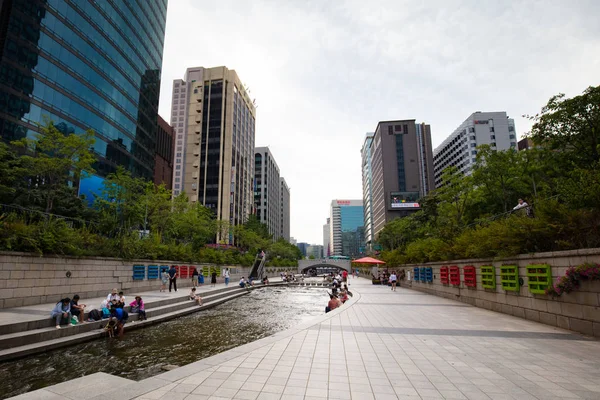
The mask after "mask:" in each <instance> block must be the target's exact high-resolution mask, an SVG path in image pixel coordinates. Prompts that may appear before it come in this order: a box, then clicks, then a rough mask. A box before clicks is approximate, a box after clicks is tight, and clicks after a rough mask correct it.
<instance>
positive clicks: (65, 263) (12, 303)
mask: <svg viewBox="0 0 600 400" xmlns="http://www.w3.org/2000/svg"><path fill="white" fill-rule="evenodd" d="M133 265H146V266H148V265H188V266H189V265H192V266H195V267H197V268H198V267H203V266H206V265H208V264H189V263H181V262H178V261H164V260H126V261H125V260H122V259H117V258H104V257H95V258H75V257H53V256H44V257H38V256H35V255H31V254H27V253H14V252H0V309H2V308H9V307H20V306H27V305H33V304H43V303H51V302H56V301H58V300H59V299H61V298H64V297H66V296H69V297H71V296H73V294H75V293H77V294H79V296H81V298H83V299H85V298H91V297H101V296H106V294H107V293H108V292H109V291H110V290H111V289H112V288H114V287H116V288H119V289H120V290H123V291H124V292H125V293H126V294H134V292H144V291H151V290H158V289H159V288H160V280H159V279H153V280H148V279H144V280H133ZM226 267H229V268H231V269H232V272H233V273H232V274H231V281H232V283H234V284H235V283H237V280H239V279H240V277H241V276H246V277H247V276H248V273H249V271H250V269H249V268H247V267H240V266H220V268H221V269H223V268H226ZM67 271H70V272H71V276H70V277H69V278H68V277H67ZM209 279H210V278H209ZM205 282H206V281H205ZM219 282H223V278H219ZM177 286H179V287H189V286H191V279H183V278H180V279H177Z"/></svg>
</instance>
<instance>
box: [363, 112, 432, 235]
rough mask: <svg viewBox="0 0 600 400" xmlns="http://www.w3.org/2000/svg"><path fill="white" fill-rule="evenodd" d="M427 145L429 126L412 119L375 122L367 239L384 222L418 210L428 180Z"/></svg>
mask: <svg viewBox="0 0 600 400" xmlns="http://www.w3.org/2000/svg"><path fill="white" fill-rule="evenodd" d="M430 144H431V130H430V127H429V125H425V124H416V123H415V120H414V119H409V120H399V121H381V122H379V123H378V124H377V129H376V130H375V134H374V135H373V139H372V142H371V145H370V153H371V154H370V157H371V210H372V211H371V212H372V230H371V233H370V235H369V238H370V239H371V242H373V241H375V240H376V239H377V235H378V234H379V232H381V230H382V229H383V227H384V226H385V224H386V223H388V222H389V221H391V220H392V219H394V218H399V217H404V216H407V215H409V214H410V213H412V212H415V211H417V210H418V209H419V207H420V205H419V199H420V198H421V197H423V196H424V195H425V194H427V190H428V187H427V184H428V183H431V182H432V178H431V175H432V174H433V170H432V169H431V168H430V167H428V163H429V162H430V161H429V160H431V159H432V155H431V145H430ZM364 168H365V167H364V166H363V175H364ZM363 191H364V189H363ZM365 231H366V230H365ZM365 235H366V232H365Z"/></svg>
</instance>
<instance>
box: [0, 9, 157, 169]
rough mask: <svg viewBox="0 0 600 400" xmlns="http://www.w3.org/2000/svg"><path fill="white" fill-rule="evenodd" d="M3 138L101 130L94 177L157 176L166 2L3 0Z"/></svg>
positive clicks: (0, 93)
mask: <svg viewBox="0 0 600 400" xmlns="http://www.w3.org/2000/svg"><path fill="white" fill-rule="evenodd" d="M0 5H1V9H0V52H1V53H0V135H1V137H2V139H3V140H6V141H10V140H15V139H19V138H22V137H25V136H32V134H33V133H34V132H36V131H37V130H38V126H37V124H39V123H43V122H44V119H45V118H48V119H50V120H52V121H53V122H54V123H55V125H57V126H58V127H59V129H61V130H63V131H64V132H65V133H72V132H74V133H80V132H83V131H84V130H86V129H93V130H94V131H95V132H96V144H95V145H94V151H95V152H96V153H97V156H98V158H99V161H98V163H97V165H96V170H97V171H98V173H99V174H100V175H105V174H107V173H110V172H112V171H114V170H115V168H116V166H117V165H122V166H124V167H125V168H127V169H128V170H130V171H132V172H133V173H134V174H135V175H136V176H141V177H145V178H147V179H152V178H153V170H154V155H155V150H156V145H157V143H156V141H157V139H156V137H157V116H158V98H159V88H160V70H161V66H162V52H163V41H164V35H165V22H166V12H167V0H153V1H145V0H3V1H0Z"/></svg>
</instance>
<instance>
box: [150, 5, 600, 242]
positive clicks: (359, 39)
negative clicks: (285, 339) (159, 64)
mask: <svg viewBox="0 0 600 400" xmlns="http://www.w3.org/2000/svg"><path fill="white" fill-rule="evenodd" d="M599 14H600V3H598V2H595V1H592V0H590V1H584V0H579V1H574V2H570V3H568V4H567V3H565V2H563V1H504V2H481V1H433V0H429V1H426V2H414V1H398V0H391V1H370V2H365V1H358V0H350V1H335V2H322V1H316V0H311V1H299V0H288V1H271V0H255V1H251V2H245V1H241V0H238V1H233V0H222V1H219V2H212V3H210V2H200V1H196V0H170V1H169V9H168V18H167V33H166V40H165V51H164V57H163V72H162V85H161V89H162V90H161V102H160V112H161V115H163V116H164V117H167V118H168V116H169V115H170V109H169V107H170V101H171V99H170V96H171V82H172V80H173V79H179V78H182V77H183V74H184V73H185V70H186V68H188V67H193V66H206V67H211V66H217V65H226V66H227V67H229V68H233V69H235V70H236V71H237V72H238V75H239V76H240V78H241V79H242V80H243V81H244V82H245V83H246V84H247V85H248V86H249V87H250V89H251V95H252V97H255V98H256V100H257V104H258V110H257V129H256V145H257V146H266V145H268V146H269V147H270V148H271V150H272V152H273V154H274V156H275V159H276V161H277V163H278V165H279V168H280V171H281V174H282V175H283V176H284V177H285V178H286V181H287V182H288V184H289V185H290V186H291V192H292V197H291V204H292V209H291V212H292V220H291V230H292V236H294V237H296V238H297V239H298V240H299V241H305V242H310V243H319V244H320V243H321V242H322V225H323V224H324V222H325V218H326V217H327V216H328V214H329V205H330V203H331V200H332V199H336V198H338V199H342V198H345V199H360V198H361V197H362V186H361V185H362V183H361V172H360V148H361V146H362V143H363V140H364V134H365V132H368V131H373V130H374V129H375V127H376V125H377V122H378V121H380V120H389V119H404V118H414V119H417V121H424V122H427V123H429V124H431V126H432V135H433V143H434V147H435V146H436V145H437V144H439V143H441V142H442V141H443V140H444V139H445V137H446V136H447V135H449V134H450V133H451V132H452V131H453V130H454V129H455V128H456V127H457V126H458V125H460V123H461V122H462V121H463V120H464V119H465V118H466V117H467V116H468V115H469V114H471V113H472V112H474V111H478V110H481V111H507V112H508V114H509V115H510V116H511V117H513V118H515V120H516V125H517V131H518V133H519V134H522V133H524V132H526V131H528V130H529V128H530V123H529V121H527V120H525V119H523V118H521V115H522V114H526V113H535V112H537V111H539V109H540V108H541V107H542V106H543V105H544V104H545V102H546V101H547V100H548V98H549V97H550V96H552V95H553V94H556V93H559V92H565V93H567V95H568V96H573V95H576V94H578V93H581V91H582V90H583V89H584V88H585V87H587V86H589V85H598V84H599V83H600V82H598V81H599V79H598V74H597V71H599V70H600V24H598V23H597V16H598V15H599Z"/></svg>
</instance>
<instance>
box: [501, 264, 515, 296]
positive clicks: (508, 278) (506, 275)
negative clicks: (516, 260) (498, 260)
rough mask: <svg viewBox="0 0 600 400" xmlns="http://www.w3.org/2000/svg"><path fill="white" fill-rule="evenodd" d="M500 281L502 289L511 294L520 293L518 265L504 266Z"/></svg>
mask: <svg viewBox="0 0 600 400" xmlns="http://www.w3.org/2000/svg"><path fill="white" fill-rule="evenodd" d="M500 280H501V283H502V289H504V290H506V291H509V292H518V291H519V267H517V266H516V265H503V266H501V267H500Z"/></svg>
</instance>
